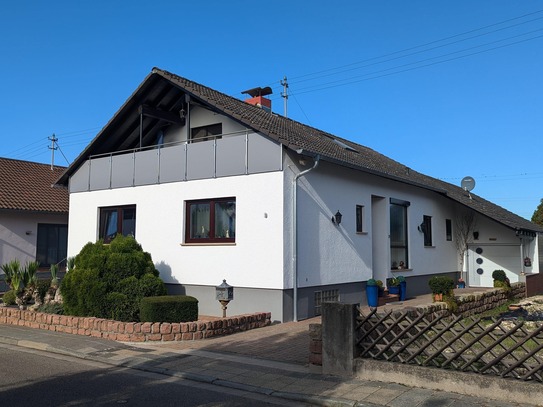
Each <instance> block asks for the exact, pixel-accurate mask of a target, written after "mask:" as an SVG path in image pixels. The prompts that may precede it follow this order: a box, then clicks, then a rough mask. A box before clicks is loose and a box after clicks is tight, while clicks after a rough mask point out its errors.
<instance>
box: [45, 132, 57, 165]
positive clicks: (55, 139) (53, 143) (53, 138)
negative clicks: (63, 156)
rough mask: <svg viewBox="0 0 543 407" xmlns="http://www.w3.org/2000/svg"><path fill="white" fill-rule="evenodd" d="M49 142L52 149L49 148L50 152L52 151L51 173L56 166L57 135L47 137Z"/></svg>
mask: <svg viewBox="0 0 543 407" xmlns="http://www.w3.org/2000/svg"><path fill="white" fill-rule="evenodd" d="M47 139H48V140H49V141H51V147H48V148H49V150H51V171H53V169H54V166H55V150H56V149H57V147H55V143H56V142H57V140H58V138H56V137H55V133H53V135H52V136H51V137H47Z"/></svg>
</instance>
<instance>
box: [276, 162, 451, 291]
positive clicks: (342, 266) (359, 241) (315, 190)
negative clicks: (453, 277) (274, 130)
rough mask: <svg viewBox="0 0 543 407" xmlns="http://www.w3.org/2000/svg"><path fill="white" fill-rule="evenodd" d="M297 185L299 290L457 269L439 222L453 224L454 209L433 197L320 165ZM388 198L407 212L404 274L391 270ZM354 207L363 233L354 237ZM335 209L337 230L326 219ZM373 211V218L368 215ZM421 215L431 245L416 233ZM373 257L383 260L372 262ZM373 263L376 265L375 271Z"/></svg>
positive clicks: (387, 181) (427, 192) (402, 185)
mask: <svg viewBox="0 0 543 407" xmlns="http://www.w3.org/2000/svg"><path fill="white" fill-rule="evenodd" d="M309 165H311V162H309V164H308V165H307V166H306V167H305V168H304V167H300V168H296V169H295V171H290V173H294V172H299V171H302V170H304V169H306V168H309ZM289 166H290V167H289ZM294 166H295V164H294V163H293V162H292V161H291V162H290V163H289V164H288V165H287V167H288V168H294ZM287 173H288V172H287ZM289 177H290V178H291V176H289ZM290 184H291V181H287V182H286V184H285V188H286V190H287V191H288V190H289V185H290ZM298 185H299V189H298V222H299V223H298V230H299V233H298V236H299V237H298V239H299V241H298V249H299V251H298V281H299V286H300V287H305V286H315V285H328V284H341V283H348V282H353V281H366V280H368V279H369V278H372V277H374V278H379V279H383V280H384V279H385V278H386V277H391V276H393V275H399V274H402V275H405V276H407V277H409V276H415V275H429V274H433V273H444V272H451V271H456V270H457V269H458V256H457V254H456V246H455V244H454V241H447V240H446V233H445V219H451V220H452V221H453V223H454V217H455V211H456V206H455V204H454V203H453V202H452V201H450V200H448V199H446V198H444V197H441V196H440V195H438V194H437V193H432V192H430V191H427V190H424V189H421V188H416V187H413V186H410V185H406V184H403V183H399V182H395V181H391V180H387V179H384V178H380V177H376V176H373V175H370V174H365V173H362V172H359V171H354V170H349V169H346V168H341V167H338V166H335V165H333V164H330V163H326V162H321V163H320V164H319V166H318V167H317V169H315V170H313V171H311V172H309V173H308V174H307V175H305V176H303V177H302V178H300V179H299V181H298ZM376 197H377V198H378V199H375V198H376ZM372 198H373V199H372ZM390 198H395V199H400V200H405V201H409V202H410V204H411V205H410V206H409V208H408V242H409V243H408V245H409V248H408V252H409V270H402V271H394V272H392V271H391V267H390V265H391V262H390V255H389V253H390V250H389V245H390V242H389V239H388V235H389V227H390V226H389V209H388V208H389V206H390V203H389V202H390ZM372 201H374V202H375V203H374V204H372ZM286 202H288V200H287V201H286ZM356 205H362V206H364V220H363V221H364V227H363V233H356V209H355V208H356ZM372 205H374V206H375V207H372ZM382 208H385V209H384V210H383V209H382ZM289 210H290V209H289ZM338 210H339V211H340V212H341V213H342V215H343V220H342V223H341V225H340V226H339V227H338V226H337V225H335V224H334V223H332V221H331V217H332V216H333V215H334V214H335V213H336V211H338ZM374 211H375V212H376V213H379V216H374V213H373V212H374ZM423 215H427V216H431V217H432V237H433V245H432V246H431V247H425V246H424V239H423V234H422V233H421V232H419V231H418V229H417V226H418V225H420V224H421V223H422V220H423ZM372 222H375V223H377V224H372ZM383 231H384V232H383ZM380 232H383V233H380ZM384 239H386V240H385V241H383V240H384ZM374 256H378V257H386V258H379V259H376V258H375V259H374ZM377 260H379V261H377ZM374 263H375V264H380V267H379V269H376V268H375V267H374Z"/></svg>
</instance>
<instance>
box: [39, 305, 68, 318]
mask: <svg viewBox="0 0 543 407" xmlns="http://www.w3.org/2000/svg"><path fill="white" fill-rule="evenodd" d="M37 311H38V312H45V313H46V314H57V315H63V314H64V308H63V306H62V304H60V303H58V302H50V303H48V304H42V305H40V306H39V307H38V309H37Z"/></svg>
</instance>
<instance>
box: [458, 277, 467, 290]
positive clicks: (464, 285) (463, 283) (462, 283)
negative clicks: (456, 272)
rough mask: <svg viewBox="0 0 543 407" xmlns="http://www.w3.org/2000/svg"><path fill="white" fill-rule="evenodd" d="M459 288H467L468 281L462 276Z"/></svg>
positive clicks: (459, 280)
mask: <svg viewBox="0 0 543 407" xmlns="http://www.w3.org/2000/svg"><path fill="white" fill-rule="evenodd" d="M456 287H457V288H466V282H465V281H464V279H463V278H462V277H460V278H459V279H458V284H457V285H456Z"/></svg>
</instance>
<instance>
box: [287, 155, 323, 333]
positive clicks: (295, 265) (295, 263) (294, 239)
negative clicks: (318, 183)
mask: <svg viewBox="0 0 543 407" xmlns="http://www.w3.org/2000/svg"><path fill="white" fill-rule="evenodd" d="M319 160H320V155H318V154H317V156H316V157H315V160H314V163H313V167H311V168H308V169H307V170H305V171H302V172H300V173H298V174H296V175H295V176H294V180H293V181H292V186H293V191H292V236H291V245H292V274H293V276H292V288H293V292H294V295H293V301H294V304H293V305H294V307H293V312H294V316H293V317H294V322H298V259H297V256H298V227H297V226H298V225H297V224H298V220H297V210H296V204H297V193H296V191H297V189H298V178H300V177H302V176H304V175H305V174H307V173H308V172H309V171H313V170H314V169H315V168H317V166H318V165H319Z"/></svg>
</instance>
